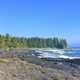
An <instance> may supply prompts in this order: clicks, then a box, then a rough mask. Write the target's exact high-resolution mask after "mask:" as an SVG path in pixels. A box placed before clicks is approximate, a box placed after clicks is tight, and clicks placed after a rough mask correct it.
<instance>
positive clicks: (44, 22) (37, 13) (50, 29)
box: [0, 0, 80, 44]
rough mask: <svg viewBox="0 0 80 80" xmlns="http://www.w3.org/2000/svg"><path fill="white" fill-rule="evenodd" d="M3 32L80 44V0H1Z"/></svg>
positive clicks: (1, 25) (0, 12)
mask: <svg viewBox="0 0 80 80" xmlns="http://www.w3.org/2000/svg"><path fill="white" fill-rule="evenodd" d="M0 33H1V34H5V33H9V34H11V35H15V36H25V37H31V36H32V37H35V36H38V37H59V38H65V39H67V41H68V43H69V44H75V43H76V44H80V0H0Z"/></svg>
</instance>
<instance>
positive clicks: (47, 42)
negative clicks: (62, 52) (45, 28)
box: [0, 34, 67, 50]
mask: <svg viewBox="0 0 80 80" xmlns="http://www.w3.org/2000/svg"><path fill="white" fill-rule="evenodd" d="M11 48H61V49H63V48H67V42H66V40H65V39H58V38H38V37H31V38H24V37H13V36H10V35H9V34H6V35H0V49H6V50H9V49H11Z"/></svg>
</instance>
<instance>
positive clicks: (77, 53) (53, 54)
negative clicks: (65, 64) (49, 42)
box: [39, 49, 80, 59]
mask: <svg viewBox="0 0 80 80" xmlns="http://www.w3.org/2000/svg"><path fill="white" fill-rule="evenodd" d="M39 52H40V51H39ZM40 53H41V54H40V55H39V57H46V58H69V59H74V58H80V50H78V49H73V50H56V51H55V50H49V51H48V50H46V51H41V52H40Z"/></svg>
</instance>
